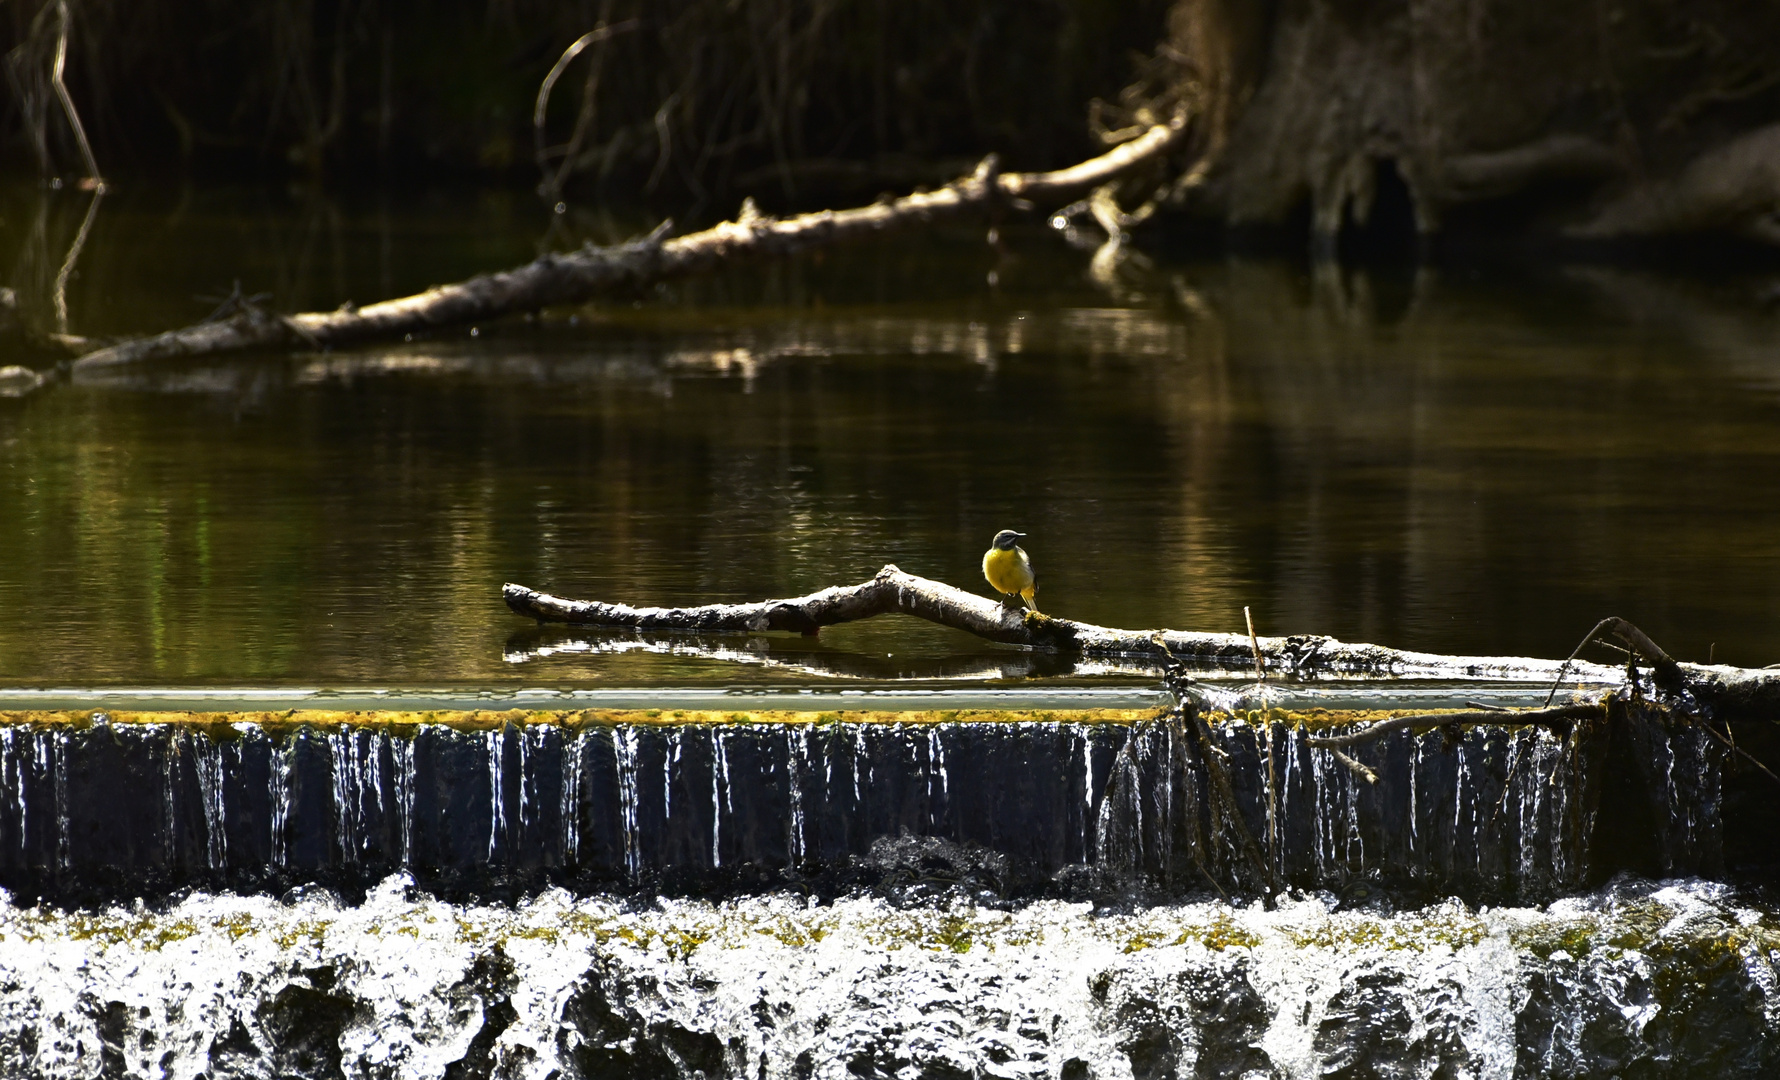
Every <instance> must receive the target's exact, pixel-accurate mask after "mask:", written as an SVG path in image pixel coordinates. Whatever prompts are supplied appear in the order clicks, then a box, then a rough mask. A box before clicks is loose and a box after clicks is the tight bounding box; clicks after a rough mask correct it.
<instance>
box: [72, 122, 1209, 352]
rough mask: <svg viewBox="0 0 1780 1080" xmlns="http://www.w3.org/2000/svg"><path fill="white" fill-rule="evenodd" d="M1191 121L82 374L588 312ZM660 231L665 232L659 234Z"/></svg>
mask: <svg viewBox="0 0 1780 1080" xmlns="http://www.w3.org/2000/svg"><path fill="white" fill-rule="evenodd" d="M1186 129H1187V122H1186V117H1185V116H1184V115H1181V116H1177V117H1176V118H1175V119H1174V120H1173V121H1172V122H1170V123H1167V124H1158V125H1156V126H1155V127H1152V128H1150V129H1149V130H1148V131H1147V132H1145V133H1144V134H1143V135H1142V136H1140V137H1139V138H1137V139H1134V140H1132V141H1131V142H1128V143H1125V144H1123V145H1121V146H1118V147H1115V148H1114V149H1112V150H1110V151H1108V152H1107V153H1105V154H1102V155H1101V156H1099V157H1097V158H1092V159H1090V160H1088V161H1084V162H1082V163H1080V164H1078V165H1073V166H1070V167H1069V168H1067V169H1059V170H1057V171H1056V172H1048V173H1001V172H997V171H996V169H995V166H994V160H993V158H990V159H986V160H985V161H984V162H983V164H982V166H980V167H978V169H977V171H976V172H975V173H974V174H973V175H971V176H968V177H965V178H963V179H961V180H958V181H956V182H954V183H951V184H948V185H946V186H945V187H943V188H940V189H939V190H938V191H929V192H917V193H916V194H913V195H905V196H903V197H902V198H899V199H887V200H885V201H882V202H878V203H874V204H872V205H871V206H862V207H858V208H856V209H852V210H824V211H821V212H819V213H813V214H800V215H798V216H796V217H789V218H784V219H782V220H781V219H776V218H771V217H766V216H764V215H762V214H760V213H758V212H757V211H755V210H754V207H753V204H752V203H751V202H750V203H745V204H744V205H743V207H742V212H741V214H739V215H738V216H737V220H735V221H725V222H722V223H721V224H718V225H714V226H712V227H711V228H709V229H706V230H704V231H703V232H696V233H690V234H688V235H686V236H680V237H676V238H674V239H672V240H664V239H662V238H661V237H660V236H649V237H646V238H644V239H642V240H638V241H635V242H633V243H628V244H618V245H615V246H612V247H603V248H602V247H592V246H589V247H585V248H583V249H581V250H580V251H576V252H571V253H568V254H549V255H542V256H540V257H538V258H537V259H535V260H533V261H532V262H529V263H527V264H526V265H524V266H521V267H518V268H516V269H513V270H504V271H501V272H500V273H494V274H483V275H480V276H478V277H474V278H471V279H470V280H468V281H463V282H459V283H457V284H454V285H441V286H437V287H435V288H432V289H428V290H427V291H426V292H424V293H420V294H419V295H417V296H406V297H402V298H401V299H398V300H385V301H383V302H382V303H378V304H370V305H367V306H365V307H362V308H352V307H350V306H348V307H342V308H341V309H340V310H338V311H327V312H309V313H306V314H302V315H288V316H280V315H274V314H271V313H268V312H265V311H261V310H258V309H247V310H243V311H241V312H239V313H238V314H236V315H234V316H233V317H231V318H228V319H223V320H219V321H217V322H209V323H200V324H198V325H196V326H188V327H185V328H184V329H181V330H172V331H169V332H167V333H164V334H158V335H156V336H154V337H146V338H135V339H132V340H129V341H123V342H119V343H117V344H115V345H111V346H109V347H107V348H103V349H98V350H96V351H93V352H90V353H87V354H86V355H84V356H82V357H80V358H79V359H78V360H76V361H74V365H73V370H74V371H75V372H77V373H78V372H81V371H90V370H93V369H96V368H106V367H113V366H116V365H119V364H134V363H140V362H142V361H147V360H169V359H176V358H179V357H187V356H204V355H211V354H215V353H223V352H237V351H243V350H248V349H265V348H278V347H286V346H293V347H307V348H313V349H325V348H333V347H336V346H341V345H350V344H353V343H356V342H361V341H368V340H372V339H375V338H391V337H399V336H401V335H402V334H408V333H415V332H420V331H425V330H432V329H436V328H438V327H442V326H451V325H462V324H467V323H473V322H484V321H487V320H489V319H496V318H500V317H502V316H505V315H513V314H518V313H520V312H526V311H537V310H539V309H541V308H546V307H552V306H555V305H559V304H578V303H583V302H585V301H587V300H589V299H592V298H593V297H595V296H598V295H600V294H602V293H608V292H613V291H617V290H620V289H635V288H638V287H640V286H643V285H650V284H654V283H655V282H658V281H666V280H669V279H672V278H682V277H690V276H692V275H694V274H703V273H709V272H711V271H713V270H717V269H719V268H721V267H724V266H727V265H730V264H732V263H735V262H740V261H742V260H745V259H753V258H761V257H767V256H774V257H777V256H786V255H793V254H796V253H798V252H801V251H808V250H811V249H813V248H819V247H826V246H829V245H833V244H842V243H847V242H850V241H855V240H862V239H865V238H867V237H872V236H880V235H883V234H886V233H889V232H892V231H895V230H898V229H904V228H908V227H911V226H915V225H925V224H930V223H932V222H937V221H943V220H948V219H952V218H958V217H964V216H967V215H969V214H973V213H978V214H980V213H985V212H988V211H991V210H994V209H995V208H996V207H997V206H1002V205H1013V206H1023V205H1026V204H1030V205H1033V206H1037V205H1052V204H1061V203H1066V202H1069V201H1070V200H1071V199H1074V198H1077V197H1079V196H1081V195H1082V194H1083V193H1085V192H1087V191H1090V190H1092V189H1093V188H1095V187H1098V186H1099V185H1101V184H1104V183H1106V182H1107V181H1109V180H1112V179H1114V178H1116V177H1118V176H1120V175H1122V174H1124V173H1125V172H1126V171H1128V170H1130V169H1132V168H1133V167H1135V166H1138V165H1141V164H1143V163H1145V162H1148V161H1152V160H1154V159H1156V158H1158V157H1160V156H1162V155H1164V154H1166V153H1168V152H1169V151H1170V150H1172V149H1174V148H1175V147H1176V145H1177V144H1178V143H1179V142H1180V139H1181V137H1182V135H1183V133H1184V132H1185V131H1186ZM658 231H659V230H658Z"/></svg>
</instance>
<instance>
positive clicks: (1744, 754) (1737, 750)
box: [1700, 723, 1780, 782]
mask: <svg viewBox="0 0 1780 1080" xmlns="http://www.w3.org/2000/svg"><path fill="white" fill-rule="evenodd" d="M1700 727H1702V728H1704V729H1705V730H1706V734H1708V735H1710V736H1712V737H1713V738H1714V739H1717V740H1718V741H1719V742H1720V743H1723V744H1724V745H1725V746H1726V747H1727V748H1729V750H1730V752H1731V753H1733V754H1735V755H1737V756H1738V757H1740V758H1742V759H1743V760H1744V761H1747V762H1748V763H1749V764H1751V765H1753V766H1755V767H1756V768H1758V769H1760V770H1761V771H1762V772H1765V773H1767V774H1768V776H1769V777H1770V778H1771V779H1773V780H1774V781H1776V782H1780V776H1775V775H1774V771H1773V770H1772V769H1770V768H1768V767H1767V766H1766V765H1763V764H1762V763H1761V762H1759V761H1757V760H1755V758H1753V757H1751V756H1750V754H1749V751H1747V750H1745V749H1743V748H1742V747H1740V746H1738V745H1737V744H1736V743H1734V742H1732V741H1730V740H1729V739H1727V738H1725V737H1724V736H1723V735H1720V734H1719V733H1718V732H1716V731H1713V730H1712V725H1710V724H1705V723H1702V724H1701V725H1700ZM1725 730H1726V731H1729V730H1730V725H1728V724H1727V725H1725Z"/></svg>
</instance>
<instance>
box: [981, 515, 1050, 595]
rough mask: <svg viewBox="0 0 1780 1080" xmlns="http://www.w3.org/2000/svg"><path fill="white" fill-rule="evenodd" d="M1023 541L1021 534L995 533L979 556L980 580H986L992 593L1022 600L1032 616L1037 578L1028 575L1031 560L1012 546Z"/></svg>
mask: <svg viewBox="0 0 1780 1080" xmlns="http://www.w3.org/2000/svg"><path fill="white" fill-rule="evenodd" d="M1024 539H1026V534H1025V533H1022V532H1015V531H1014V530H1012V529H1003V530H1001V531H1000V532H998V533H996V534H995V539H994V540H993V541H991V542H990V544H989V550H988V551H985V552H983V576H984V577H986V578H988V579H989V584H990V585H993V586H994V587H995V591H996V592H999V593H1003V594H1005V595H1007V596H1010V597H1013V596H1021V597H1025V599H1026V606H1027V607H1029V608H1031V609H1032V610H1033V611H1034V612H1035V613H1036V612H1037V611H1038V604H1037V602H1035V601H1034V600H1033V597H1034V596H1036V595H1037V594H1038V577H1037V575H1035V574H1033V572H1032V560H1031V559H1028V558H1027V557H1026V552H1025V551H1023V550H1021V549H1020V547H1019V545H1017V544H1015V543H1014V541H1016V540H1024Z"/></svg>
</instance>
